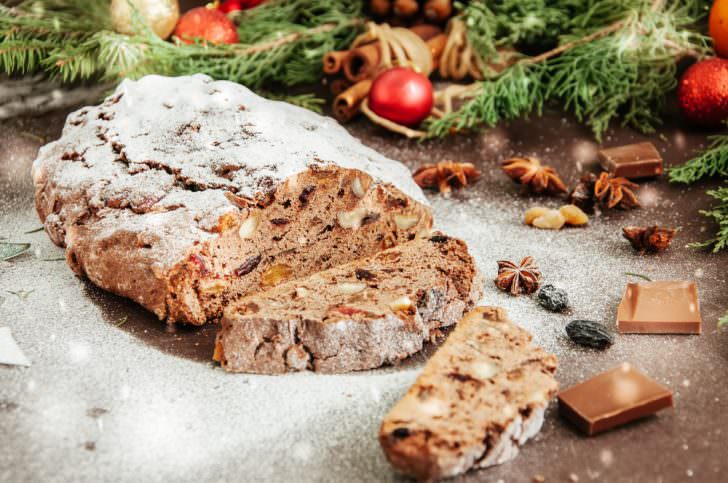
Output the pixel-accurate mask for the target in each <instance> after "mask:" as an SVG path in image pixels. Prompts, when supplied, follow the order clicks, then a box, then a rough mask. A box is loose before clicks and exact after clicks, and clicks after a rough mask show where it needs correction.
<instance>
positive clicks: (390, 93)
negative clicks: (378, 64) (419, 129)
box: [369, 67, 433, 126]
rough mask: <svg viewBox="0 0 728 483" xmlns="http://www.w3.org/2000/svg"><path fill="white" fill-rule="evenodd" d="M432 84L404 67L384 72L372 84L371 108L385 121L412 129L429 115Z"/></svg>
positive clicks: (431, 101) (370, 94)
mask: <svg viewBox="0 0 728 483" xmlns="http://www.w3.org/2000/svg"><path fill="white" fill-rule="evenodd" d="M432 104H433V96H432V83H431V82H430V79H428V78H427V77H425V76H424V75H422V74H420V73H418V72H415V71H413V70H411V69H406V68H404V67H395V68H394V69H390V70H388V71H385V72H383V73H381V74H379V76H377V78H376V79H374V82H372V87H371V89H370V91H369V107H370V108H371V110H372V111H374V113H376V114H378V115H379V116H382V117H383V118H385V119H388V120H390V121H393V122H396V123H398V124H404V125H405V126H413V125H416V124H419V123H420V122H422V121H423V120H424V119H425V118H426V117H427V116H429V115H430V111H431V110H432Z"/></svg>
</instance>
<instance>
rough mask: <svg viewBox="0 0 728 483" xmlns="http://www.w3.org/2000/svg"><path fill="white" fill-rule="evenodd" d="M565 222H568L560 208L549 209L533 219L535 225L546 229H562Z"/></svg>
mask: <svg viewBox="0 0 728 483" xmlns="http://www.w3.org/2000/svg"><path fill="white" fill-rule="evenodd" d="M564 223H566V219H564V215H562V214H561V213H559V211H558V210H548V211H547V212H546V213H544V214H543V215H541V216H539V217H538V218H536V219H534V220H533V226H535V227H536V228H541V229H544V230H560V229H561V227H562V226H564Z"/></svg>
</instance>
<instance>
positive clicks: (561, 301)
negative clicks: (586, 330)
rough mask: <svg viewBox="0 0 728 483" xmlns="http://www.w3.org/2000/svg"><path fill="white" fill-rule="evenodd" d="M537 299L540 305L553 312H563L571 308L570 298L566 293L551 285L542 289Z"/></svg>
mask: <svg viewBox="0 0 728 483" xmlns="http://www.w3.org/2000/svg"><path fill="white" fill-rule="evenodd" d="M537 298H538V303H539V304H541V306H542V307H544V308H546V309H548V310H550V311H551V312H561V311H562V310H564V309H566V308H567V307H568V306H569V296H568V295H567V294H566V292H565V291H563V290H561V289H558V288H556V287H554V286H553V285H551V284H548V285H544V286H543V287H541V290H539V292H538V296H537Z"/></svg>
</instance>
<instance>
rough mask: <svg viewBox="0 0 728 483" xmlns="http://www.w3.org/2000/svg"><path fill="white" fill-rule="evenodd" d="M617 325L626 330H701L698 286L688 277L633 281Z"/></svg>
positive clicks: (618, 316)
mask: <svg viewBox="0 0 728 483" xmlns="http://www.w3.org/2000/svg"><path fill="white" fill-rule="evenodd" d="M617 328H618V329H619V332H620V333H622V334H700V332H701V329H702V319H701V317H700V302H699V301H698V288H697V287H696V285H695V283H694V282H685V281H660V282H644V283H629V284H627V290H625V292H624V297H623V298H622V302H621V303H620V304H619V308H618V309H617Z"/></svg>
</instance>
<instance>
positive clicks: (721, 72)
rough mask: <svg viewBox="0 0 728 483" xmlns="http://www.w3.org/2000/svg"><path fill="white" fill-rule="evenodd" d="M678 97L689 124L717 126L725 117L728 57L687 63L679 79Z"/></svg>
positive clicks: (727, 94)
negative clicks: (727, 58)
mask: <svg viewBox="0 0 728 483" xmlns="http://www.w3.org/2000/svg"><path fill="white" fill-rule="evenodd" d="M677 97H678V101H679V102H680V107H681V108H682V111H683V114H685V117H686V118H688V120H690V122H692V123H695V124H698V125H701V126H717V125H718V124H720V123H721V122H723V121H725V120H726V119H728V60H726V59H719V58H717V57H714V58H710V59H706V60H701V61H700V62H696V63H695V64H693V65H692V66H690V68H689V69H688V70H686V71H685V74H683V76H682V79H680V85H679V86H678V89H677Z"/></svg>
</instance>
